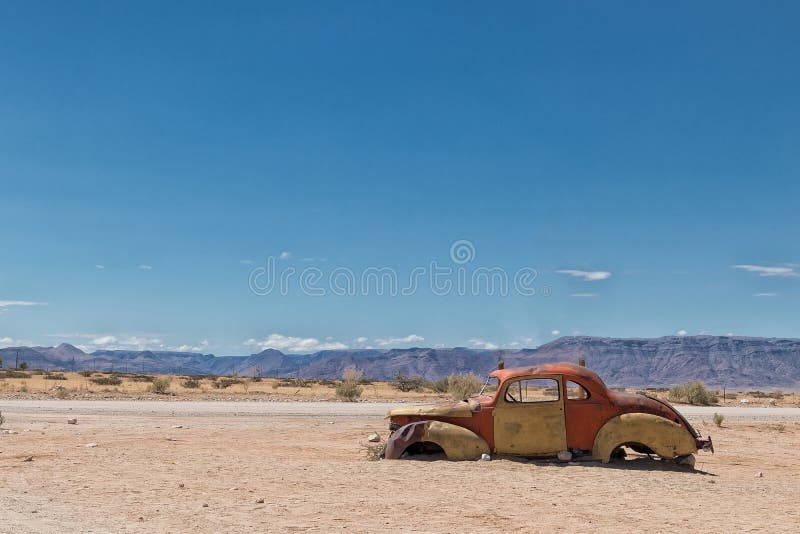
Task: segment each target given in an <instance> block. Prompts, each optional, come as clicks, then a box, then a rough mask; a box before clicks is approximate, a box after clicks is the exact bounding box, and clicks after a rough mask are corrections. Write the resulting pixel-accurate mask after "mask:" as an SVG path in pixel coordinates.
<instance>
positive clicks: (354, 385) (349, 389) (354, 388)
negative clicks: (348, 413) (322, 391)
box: [336, 367, 364, 401]
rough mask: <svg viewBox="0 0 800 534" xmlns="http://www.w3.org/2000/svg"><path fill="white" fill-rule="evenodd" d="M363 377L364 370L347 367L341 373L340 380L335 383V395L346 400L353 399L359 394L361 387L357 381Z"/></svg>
mask: <svg viewBox="0 0 800 534" xmlns="http://www.w3.org/2000/svg"><path fill="white" fill-rule="evenodd" d="M363 377H364V372H363V371H360V370H358V369H356V368H355V367H348V368H347V369H345V370H344V373H342V381H341V382H339V384H337V385H336V396H337V397H339V398H340V399H343V400H346V401H354V400H356V399H357V398H359V397H360V396H361V393H362V391H363V390H362V388H361V386H359V382H360V381H361V379H362V378H363Z"/></svg>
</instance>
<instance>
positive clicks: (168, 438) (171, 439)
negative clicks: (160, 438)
mask: <svg viewBox="0 0 800 534" xmlns="http://www.w3.org/2000/svg"><path fill="white" fill-rule="evenodd" d="M164 439H166V440H167V441H178V440H177V439H175V438H173V437H172V436H167V437H166V438H164Z"/></svg>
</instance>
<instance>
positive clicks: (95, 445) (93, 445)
mask: <svg viewBox="0 0 800 534" xmlns="http://www.w3.org/2000/svg"><path fill="white" fill-rule="evenodd" d="M95 447H97V443H87V444H86V448H87V449H94V448H95Z"/></svg>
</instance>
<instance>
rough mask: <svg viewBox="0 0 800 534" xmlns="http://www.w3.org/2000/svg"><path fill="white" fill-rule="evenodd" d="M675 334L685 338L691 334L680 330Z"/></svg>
mask: <svg viewBox="0 0 800 534" xmlns="http://www.w3.org/2000/svg"><path fill="white" fill-rule="evenodd" d="M675 333H676V334H678V335H679V336H681V337H683V336H685V335H686V334H688V333H689V332H687V331H686V330H678V331H677V332H675Z"/></svg>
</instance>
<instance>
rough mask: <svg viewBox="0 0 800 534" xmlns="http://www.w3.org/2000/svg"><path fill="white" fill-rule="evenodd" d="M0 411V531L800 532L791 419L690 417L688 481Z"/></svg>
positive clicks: (133, 417) (279, 418)
mask: <svg viewBox="0 0 800 534" xmlns="http://www.w3.org/2000/svg"><path fill="white" fill-rule="evenodd" d="M198 404H202V403H198ZM264 404H266V403H264ZM3 411H4V415H5V416H6V418H7V421H6V424H5V426H4V428H6V429H10V430H12V431H14V432H17V433H14V434H0V532H14V533H24V532H190V531H191V532H252V531H254V530H258V531H265V532H298V531H312V532H330V531H349V532H376V531H389V532H394V531H418V532H498V531H506V532H508V531H513V532H531V531H570V532H595V531H609V530H612V529H613V530H614V531H617V532H641V531H648V532H674V531H679V530H691V531H699V530H702V531H706V532H731V531H779V532H788V531H796V530H797V527H798V525H800V508H798V505H797V503H798V502H800V483H798V477H799V476H800V460H798V458H797V448H798V444H800V423H798V422H797V421H787V422H783V423H776V422H771V423H726V424H725V426H724V427H723V428H716V427H714V426H713V425H710V424H703V423H701V422H699V421H696V422H697V425H698V426H699V427H700V430H701V432H703V433H704V434H705V433H710V434H711V435H712V436H713V438H714V443H715V445H716V448H717V453H716V454H714V455H711V454H707V453H700V454H699V455H698V462H697V468H698V469H699V471H695V472H692V471H688V470H686V469H684V468H677V467H672V466H669V465H663V464H662V463H660V462H657V461H653V460H649V459H647V458H643V457H638V456H637V457H634V458H635V459H629V460H626V461H624V462H622V463H617V464H610V465H608V466H603V465H601V464H597V463H571V464H559V463H555V462H529V461H516V460H509V459H494V460H492V461H491V462H459V463H456V462H448V461H441V460H440V461H425V462H418V461H385V460H383V461H369V460H367V459H366V454H365V448H364V447H365V445H366V439H365V438H366V436H367V435H368V434H369V433H371V432H374V431H375V432H379V433H380V434H381V436H383V437H385V436H386V435H387V432H386V421H385V420H383V419H382V418H381V417H379V416H375V415H359V416H350V415H342V414H340V415H338V416H331V415H327V414H325V415H322V414H319V415H305V416H298V415H281V414H260V415H254V414H243V415H230V414H229V415H221V414H218V413H213V412H211V413H207V414H206V415H187V414H175V415H172V414H170V413H169V412H157V413H145V412H144V411H140V412H135V411H133V412H128V413H124V414H121V415H120V414H108V413H104V412H103V411H102V410H100V411H97V412H94V413H90V414H88V415H78V424H77V425H68V424H66V419H67V418H68V417H72V416H73V415H74V413H75V412H74V411H72V412H70V411H67V410H65V411H64V412H63V413H59V412H57V411H55V410H52V411H45V412H36V411H22V410H21V411H14V409H13V407H8V406H7V405H4V408H3ZM90 443H96V444H97V446H96V447H86V445H87V444H90ZM28 457H32V460H31V461H24V460H26V459H27V458H28ZM758 473H762V474H763V476H761V477H758V476H757V475H758ZM261 498H263V499H264V502H263V503H260V502H258V500H259V499H261ZM204 505H207V506H204Z"/></svg>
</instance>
